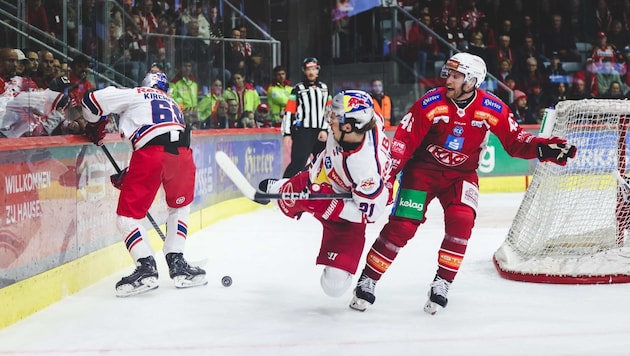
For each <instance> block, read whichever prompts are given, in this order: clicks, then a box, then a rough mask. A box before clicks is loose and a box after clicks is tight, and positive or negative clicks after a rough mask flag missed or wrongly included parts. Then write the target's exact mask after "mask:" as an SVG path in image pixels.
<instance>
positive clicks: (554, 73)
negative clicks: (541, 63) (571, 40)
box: [543, 52, 569, 89]
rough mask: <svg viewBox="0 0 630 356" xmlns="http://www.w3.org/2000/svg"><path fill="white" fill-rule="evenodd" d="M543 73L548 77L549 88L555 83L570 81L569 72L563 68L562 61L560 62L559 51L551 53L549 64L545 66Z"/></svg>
mask: <svg viewBox="0 0 630 356" xmlns="http://www.w3.org/2000/svg"><path fill="white" fill-rule="evenodd" d="M543 73H544V74H545V76H546V77H547V84H549V89H551V88H552V87H553V85H555V84H557V83H568V82H569V77H568V76H567V72H566V71H565V70H564V68H562V62H560V56H559V55H558V52H553V53H552V54H551V59H550V60H549V65H548V66H546V67H545V69H544V70H543Z"/></svg>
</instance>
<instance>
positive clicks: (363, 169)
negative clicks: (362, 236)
mask: <svg viewBox="0 0 630 356" xmlns="http://www.w3.org/2000/svg"><path fill="white" fill-rule="evenodd" d="M374 115H376V116H377V118H376V119H377V124H376V125H375V127H374V128H373V129H372V130H371V131H368V132H366V133H365V138H364V139H363V142H362V143H361V144H360V145H359V146H358V147H357V148H356V149H354V150H351V151H346V150H344V149H343V148H342V146H341V145H340V144H339V142H337V140H335V138H334V135H333V134H332V132H329V133H328V140H327V141H326V148H325V149H324V151H322V152H321V153H320V154H319V155H318V156H317V159H316V160H315V161H314V162H313V163H312V164H311V166H309V177H310V180H311V182H313V183H323V182H326V183H329V184H330V185H332V187H333V190H334V191H335V192H336V193H352V200H346V201H345V202H344V203H345V204H344V207H343V210H342V211H341V214H340V215H339V216H340V217H341V218H342V219H345V220H347V221H351V222H374V221H375V220H376V219H378V217H379V216H381V214H382V213H383V212H384V211H385V208H386V206H387V200H388V197H389V189H388V188H387V187H386V185H385V183H386V182H387V180H388V179H389V173H390V170H391V156H390V152H389V146H390V140H389V138H388V137H387V136H386V135H385V133H384V132H383V118H382V117H381V116H380V115H379V114H377V113H375V114H374Z"/></svg>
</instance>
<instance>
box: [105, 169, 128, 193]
mask: <svg viewBox="0 0 630 356" xmlns="http://www.w3.org/2000/svg"><path fill="white" fill-rule="evenodd" d="M128 169H129V168H125V169H123V170H122V171H120V172H118V173H116V174H112V175H111V176H109V180H110V181H111V182H112V185H113V186H114V188H116V189H118V190H120V189H121V188H122V185H123V181H124V180H125V175H127V170H128Z"/></svg>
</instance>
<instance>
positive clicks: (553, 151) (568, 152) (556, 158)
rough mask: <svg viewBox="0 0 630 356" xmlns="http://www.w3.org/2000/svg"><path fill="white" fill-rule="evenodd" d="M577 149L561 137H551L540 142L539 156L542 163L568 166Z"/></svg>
mask: <svg viewBox="0 0 630 356" xmlns="http://www.w3.org/2000/svg"><path fill="white" fill-rule="evenodd" d="M576 152H577V147H575V146H574V145H570V144H568V143H567V141H566V140H565V139H562V138H560V137H555V136H554V137H550V138H547V139H544V140H542V141H539V142H538V147H537V155H538V160H539V161H541V162H553V163H555V164H558V165H560V166H564V165H566V164H567V160H568V159H569V158H573V157H575V154H576Z"/></svg>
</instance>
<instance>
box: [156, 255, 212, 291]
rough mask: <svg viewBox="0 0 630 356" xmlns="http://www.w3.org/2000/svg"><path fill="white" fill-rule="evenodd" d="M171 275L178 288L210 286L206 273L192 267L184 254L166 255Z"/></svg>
mask: <svg viewBox="0 0 630 356" xmlns="http://www.w3.org/2000/svg"><path fill="white" fill-rule="evenodd" d="M166 263H167V264H168V269H169V274H170V276H171V278H172V279H173V282H174V283H175V287H176V288H189V287H196V286H202V285H206V284H208V280H207V279H206V271H204V270H203V269H201V268H199V267H192V266H190V265H189V264H188V262H186V260H185V259H184V254H182V253H169V254H167V255H166Z"/></svg>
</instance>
